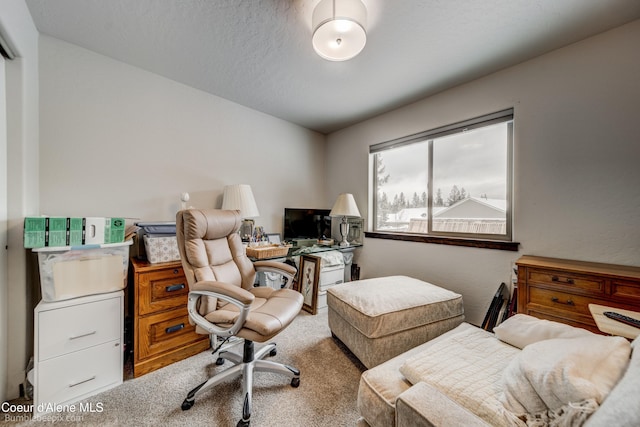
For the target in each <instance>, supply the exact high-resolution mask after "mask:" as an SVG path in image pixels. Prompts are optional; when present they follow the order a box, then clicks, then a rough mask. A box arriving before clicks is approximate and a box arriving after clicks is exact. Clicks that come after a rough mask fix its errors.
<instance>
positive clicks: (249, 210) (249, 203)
mask: <svg viewBox="0 0 640 427" xmlns="http://www.w3.org/2000/svg"><path fill="white" fill-rule="evenodd" d="M222 209H238V210H239V211H240V216H241V217H242V218H255V217H258V216H260V212H258V205H256V200H255V199H254V198H253V192H252V191H251V186H250V185H247V184H234V185H225V187H224V194H223V196H222Z"/></svg>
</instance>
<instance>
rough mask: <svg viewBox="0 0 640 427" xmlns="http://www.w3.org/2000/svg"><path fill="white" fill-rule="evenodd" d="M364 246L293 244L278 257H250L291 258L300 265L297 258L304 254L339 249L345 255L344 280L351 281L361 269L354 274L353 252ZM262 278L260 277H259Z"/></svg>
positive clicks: (252, 259) (283, 259)
mask: <svg viewBox="0 0 640 427" xmlns="http://www.w3.org/2000/svg"><path fill="white" fill-rule="evenodd" d="M360 247H362V244H351V245H350V246H338V245H333V246H320V245H313V246H302V247H300V246H292V247H291V248H289V252H288V253H287V254H286V255H282V256H277V257H272V258H260V259H258V258H254V257H249V259H250V260H251V261H267V260H272V261H274V260H278V261H285V260H291V261H292V262H294V264H295V265H296V266H299V262H296V261H297V260H296V258H299V257H300V256H302V255H314V254H318V253H321V252H327V251H339V252H341V253H342V255H343V256H344V281H345V282H350V281H351V280H358V279H359V278H360V269H359V268H358V269H357V272H356V273H355V274H352V272H351V264H352V261H353V252H354V251H355V250H356V249H357V248H360ZM258 280H260V279H258ZM264 281H265V280H264V279H262V280H261V283H262V282H264Z"/></svg>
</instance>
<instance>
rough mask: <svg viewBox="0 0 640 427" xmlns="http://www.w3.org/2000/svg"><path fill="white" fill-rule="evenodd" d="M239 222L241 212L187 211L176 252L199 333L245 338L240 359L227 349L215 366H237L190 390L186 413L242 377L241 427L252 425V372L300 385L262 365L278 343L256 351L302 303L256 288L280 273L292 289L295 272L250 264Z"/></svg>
mask: <svg viewBox="0 0 640 427" xmlns="http://www.w3.org/2000/svg"><path fill="white" fill-rule="evenodd" d="M241 222H242V221H241V218H240V212H239V211H237V210H220V209H203V210H199V209H188V210H182V211H180V212H178V213H177V215H176V235H177V240H178V249H179V250H180V257H181V259H182V266H183V268H184V273H185V276H186V278H187V282H188V284H189V300H188V311H189V321H190V322H191V323H192V324H195V325H196V332H198V333H201V334H209V335H215V336H216V337H217V338H223V339H228V338H229V337H232V336H236V337H240V338H243V339H244V343H243V346H244V349H243V350H244V351H243V354H242V355H239V354H235V353H231V352H228V351H224V350H223V351H220V353H219V355H218V359H217V361H216V364H218V365H222V364H223V363H224V361H225V360H228V361H230V362H231V363H233V365H234V366H232V367H230V368H228V369H226V370H225V371H222V372H221V373H219V374H217V375H215V376H213V377H211V378H209V379H208V380H207V381H205V382H203V383H202V384H200V385H199V386H197V387H196V388H194V389H193V390H191V391H190V392H189V394H188V395H187V398H186V399H185V400H184V402H183V403H182V410H187V409H189V408H191V407H192V406H193V404H194V403H195V397H196V395H198V394H199V393H200V392H202V391H204V390H206V389H207V388H209V387H212V386H214V385H216V384H219V383H221V382H222V381H225V380H229V379H232V378H235V377H237V376H240V375H241V376H242V393H243V396H244V403H243V407H242V419H241V420H240V421H238V424H237V425H238V427H243V426H249V421H250V416H251V395H252V385H253V373H254V372H259V371H267V372H273V373H278V374H283V375H286V376H287V377H289V378H290V379H291V386H293V387H298V386H299V385H300V371H299V370H297V369H296V368H293V367H291V366H287V365H283V364H280V363H276V362H272V361H269V360H263V359H264V358H265V357H267V356H275V355H276V345H275V343H270V344H267V345H265V346H263V347H262V348H260V349H259V350H257V351H255V349H254V342H259V343H264V342H266V341H268V340H270V339H271V338H273V337H274V336H275V335H277V334H278V333H279V332H280V331H282V330H284V329H285V328H286V327H287V326H288V325H289V324H290V323H291V322H292V321H293V319H294V318H295V317H296V316H297V314H298V313H299V312H300V309H301V308H302V300H303V298H302V295H301V294H300V293H299V292H296V291H294V290H292V289H273V288H271V287H254V281H255V275H256V272H257V271H270V272H278V273H280V274H282V275H283V276H284V277H286V278H287V280H288V283H289V284H291V283H292V281H293V276H294V275H295V272H296V269H295V267H292V266H290V265H287V264H284V263H280V262H273V261H257V262H255V263H252V262H251V261H250V260H249V258H247V256H246V254H245V250H244V248H243V246H242V241H241V239H240V235H239V234H238V233H237V231H238V229H239V228H240V225H241ZM215 351H217V350H214V354H215Z"/></svg>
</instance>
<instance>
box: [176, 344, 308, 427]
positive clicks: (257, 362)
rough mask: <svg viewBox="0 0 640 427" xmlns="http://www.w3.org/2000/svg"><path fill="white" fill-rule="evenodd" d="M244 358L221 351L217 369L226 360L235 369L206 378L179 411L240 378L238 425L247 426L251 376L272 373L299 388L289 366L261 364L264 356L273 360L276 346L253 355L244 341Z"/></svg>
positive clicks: (272, 363)
mask: <svg viewBox="0 0 640 427" xmlns="http://www.w3.org/2000/svg"><path fill="white" fill-rule="evenodd" d="M243 345H244V351H243V354H242V355H240V354H237V353H232V352H230V351H221V352H220V353H219V355H218V360H216V365H222V364H224V361H225V360H228V361H229V362H231V363H233V364H234V366H232V367H231V368H229V369H227V370H225V371H223V372H221V373H219V374H218V375H216V376H214V377H211V378H209V379H208V380H207V381H205V382H203V383H202V384H200V385H199V386H197V387H196V388H194V389H193V390H191V391H190V392H189V394H187V398H186V399H185V400H184V402H182V410H183V411H186V410H188V409H191V407H192V406H193V404H194V403H195V401H196V396H197V395H198V394H199V393H200V392H202V391H204V390H206V389H208V388H209V387H213V386H215V385H218V384H220V383H221V382H223V381H226V380H231V379H233V378H236V377H239V376H242V395H243V396H244V402H243V405H242V419H241V420H240V421H238V424H237V426H238V427H244V426H248V425H249V421H250V417H251V397H252V394H253V393H252V389H253V373H254V372H272V373H275V374H282V375H286V376H288V377H289V378H291V386H292V387H298V386H299V385H300V371H299V370H297V369H296V368H294V367H292V366H288V365H285V364H282V363H276V362H272V361H270V360H264V358H265V357H267V356H275V355H276V353H277V350H276V344H275V343H269V344H267V345H265V346H264V347H262V348H261V349H259V350H258V351H257V352H255V349H254V347H255V346H254V343H253V341H249V340H245V341H244V344H243Z"/></svg>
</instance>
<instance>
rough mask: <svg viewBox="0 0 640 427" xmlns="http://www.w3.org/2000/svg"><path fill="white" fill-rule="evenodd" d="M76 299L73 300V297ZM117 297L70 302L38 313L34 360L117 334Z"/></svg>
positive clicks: (85, 346) (63, 352) (74, 349)
mask: <svg viewBox="0 0 640 427" xmlns="http://www.w3.org/2000/svg"><path fill="white" fill-rule="evenodd" d="M76 301H77V300H76ZM119 313H120V300H119V298H109V299H105V300H102V301H95V302H90V303H85V304H78V305H71V306H69V307H66V308H65V309H64V310H60V309H58V310H47V311H42V312H40V313H39V316H38V319H37V320H36V321H37V322H38V324H39V326H40V343H39V344H40V345H39V351H38V360H39V361H40V362H42V361H45V360H47V359H50V358H51V357H56V356H61V355H63V354H67V353H70V352H72V351H77V350H82V349H84V348H87V347H91V346H94V345H97V344H101V343H104V342H107V341H114V340H117V339H118V338H119V337H120V322H117V321H114V319H117V318H118V315H119Z"/></svg>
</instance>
